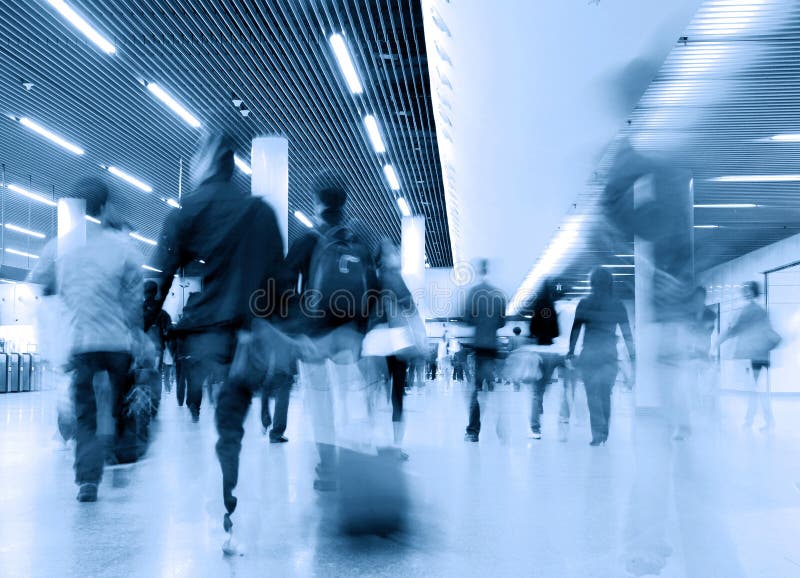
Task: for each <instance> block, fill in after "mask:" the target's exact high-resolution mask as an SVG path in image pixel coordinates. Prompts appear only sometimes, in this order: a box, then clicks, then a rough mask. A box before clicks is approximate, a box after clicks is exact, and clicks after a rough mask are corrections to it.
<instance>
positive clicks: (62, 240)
mask: <svg viewBox="0 0 800 578" xmlns="http://www.w3.org/2000/svg"><path fill="white" fill-rule="evenodd" d="M85 244H86V201H85V200H83V199H58V255H59V256H61V255H63V254H64V253H66V252H67V251H70V250H72V249H75V248H78V247H81V246H83V245H85Z"/></svg>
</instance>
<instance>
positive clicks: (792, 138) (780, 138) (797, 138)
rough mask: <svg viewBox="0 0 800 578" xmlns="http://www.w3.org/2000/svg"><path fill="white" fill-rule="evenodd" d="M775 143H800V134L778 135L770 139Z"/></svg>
mask: <svg viewBox="0 0 800 578" xmlns="http://www.w3.org/2000/svg"><path fill="white" fill-rule="evenodd" d="M767 140H771V141H773V142H800V133H791V134H776V135H773V136H771V137H769V139H767Z"/></svg>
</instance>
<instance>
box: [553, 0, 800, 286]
mask: <svg viewBox="0 0 800 578" xmlns="http://www.w3.org/2000/svg"><path fill="white" fill-rule="evenodd" d="M742 4H749V5H751V6H752V9H749V8H748V6H744V7H742V6H741V5H742ZM730 9H733V10H737V11H739V14H740V15H741V14H742V12H747V15H742V16H741V17H740V18H738V19H737V20H735V21H734V24H733V25H732V28H735V30H732V32H734V33H730V34H710V33H709V32H712V31H714V30H720V29H722V28H723V24H722V22H723V20H720V19H721V18H723V17H725V13H724V11H725V10H730ZM685 36H686V42H685V43H684V42H680V41H677V42H676V44H675V46H674V48H673V50H672V52H671V53H670V55H669V57H668V58H667V59H666V61H665V63H664V64H663V66H662V67H661V69H660V70H659V72H658V74H657V75H656V76H655V78H654V80H653V82H652V84H651V85H650V87H649V88H648V90H647V92H646V93H645V95H644V96H643V98H642V100H641V101H640V103H639V105H638V107H637V108H636V110H634V111H633V113H632V114H631V115H630V120H631V123H630V126H629V127H627V128H626V129H624V130H623V131H622V132H621V134H622V135H624V136H628V137H630V138H631V140H632V141H633V142H634V143H636V144H637V146H638V147H639V148H641V149H642V150H645V151H647V150H652V151H659V150H669V151H671V152H672V153H673V154H675V155H676V156H677V157H678V158H680V159H681V160H682V161H684V162H687V163H688V164H689V165H690V166H691V168H692V171H693V174H694V190H695V202H696V203H699V204H703V203H748V202H749V203H757V204H760V205H763V206H762V207H758V208H754V209H696V210H695V223H696V224H714V225H720V228H718V229H695V232H694V233H695V266H696V269H697V270H698V271H702V270H704V269H708V268H709V267H712V266H714V265H716V264H719V263H723V262H725V261H728V260H731V259H734V258H737V257H739V256H741V255H743V254H745V253H748V252H750V251H754V250H756V249H758V248H760V247H763V246H765V245H768V244H770V243H774V242H777V241H779V240H781V239H784V238H786V237H788V236H790V235H794V234H798V233H800V183H719V182H711V181H709V179H711V178H713V177H717V176H722V175H760V174H789V173H792V174H794V173H800V143H774V142H763V141H762V139H764V138H767V137H770V136H772V135H775V134H780V133H800V101H798V98H797V97H798V95H800V3H798V2H796V1H794V0H762V1H758V0H753V1H752V2H750V3H743V2H740V3H737V2H730V1H719V0H707V1H706V2H704V3H703V4H702V5H701V7H700V9H699V10H698V12H697V14H696V15H695V18H694V19H693V21H692V22H691V23H690V25H689V26H688V28H687V30H686V32H685ZM676 40H678V39H676ZM613 158H614V146H613V145H612V146H611V147H609V151H608V154H606V156H605V157H604V160H603V162H601V163H600V164H599V166H598V168H597V172H596V178H595V180H594V181H593V182H592V183H590V185H589V187H588V188H587V190H586V191H584V192H583V193H581V194H580V195H579V196H578V211H577V212H578V213H581V214H585V215H587V216H590V217H597V216H600V219H599V220H598V219H595V220H594V221H593V222H594V225H591V226H589V227H588V228H589V231H588V234H587V236H586V237H582V239H581V242H580V243H579V244H577V245H576V246H575V247H574V248H573V249H572V250H571V251H570V256H569V257H568V259H569V261H570V264H569V266H568V267H567V270H566V271H565V272H564V273H563V274H562V275H560V276H559V277H558V278H559V280H560V281H561V282H562V284H563V285H571V284H574V282H575V281H579V280H585V279H586V274H587V273H588V272H589V271H590V270H591V268H592V267H594V266H596V265H599V264H603V263H626V262H627V263H630V262H631V260H630V259H620V258H616V257H614V255H615V254H631V253H633V249H632V239H624V238H619V236H618V235H616V234H615V233H614V232H613V231H609V228H608V227H607V226H606V225H605V224H604V223H603V220H602V210H601V208H600V206H599V205H598V201H599V200H600V199H601V192H602V185H603V184H604V183H605V180H604V179H605V177H606V175H607V171H608V168H609V166H610V164H611V162H612V161H613ZM616 280H617V281H618V283H617V284H616V285H617V287H618V290H619V293H620V294H621V295H623V296H625V297H631V296H632V295H633V283H632V281H633V277H624V278H619V277H618V278H617V279H616ZM623 280H624V281H623ZM619 281H622V282H619Z"/></svg>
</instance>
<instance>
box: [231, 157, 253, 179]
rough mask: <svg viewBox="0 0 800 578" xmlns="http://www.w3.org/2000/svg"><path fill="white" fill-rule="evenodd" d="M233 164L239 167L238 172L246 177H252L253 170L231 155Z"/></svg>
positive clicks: (240, 159)
mask: <svg viewBox="0 0 800 578" xmlns="http://www.w3.org/2000/svg"><path fill="white" fill-rule="evenodd" d="M233 162H234V164H235V165H236V166H237V167H239V170H240V171H242V172H243V173H244V174H246V175H252V174H253V169H251V168H250V165H248V164H247V163H246V162H244V160H242V158H241V157H240V156H239V155H233Z"/></svg>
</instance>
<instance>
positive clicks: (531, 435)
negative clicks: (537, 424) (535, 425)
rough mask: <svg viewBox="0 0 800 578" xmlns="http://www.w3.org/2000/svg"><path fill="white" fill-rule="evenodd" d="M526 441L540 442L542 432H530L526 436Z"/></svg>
mask: <svg viewBox="0 0 800 578" xmlns="http://www.w3.org/2000/svg"><path fill="white" fill-rule="evenodd" d="M528 439H532V440H540V439H542V432H540V431H536V430H531V433H529V434H528Z"/></svg>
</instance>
